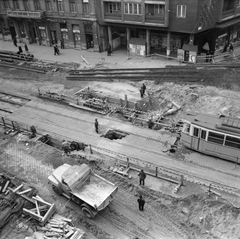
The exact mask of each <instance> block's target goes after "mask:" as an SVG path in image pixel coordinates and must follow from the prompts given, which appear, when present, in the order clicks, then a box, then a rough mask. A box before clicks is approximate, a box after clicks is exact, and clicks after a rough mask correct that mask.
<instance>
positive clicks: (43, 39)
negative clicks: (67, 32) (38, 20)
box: [38, 25, 48, 46]
mask: <svg viewBox="0 0 240 239" xmlns="http://www.w3.org/2000/svg"><path fill="white" fill-rule="evenodd" d="M38 29H39V33H40V38H41V39H40V45H43V46H47V44H48V43H47V33H46V27H45V26H41V25H40V26H38Z"/></svg>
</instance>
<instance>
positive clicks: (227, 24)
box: [215, 18, 240, 28]
mask: <svg viewBox="0 0 240 239" xmlns="http://www.w3.org/2000/svg"><path fill="white" fill-rule="evenodd" d="M237 23H239V24H240V18H234V19H231V20H228V21H224V22H221V23H218V24H217V25H216V26H215V27H216V28H226V27H230V26H232V25H235V24H237Z"/></svg>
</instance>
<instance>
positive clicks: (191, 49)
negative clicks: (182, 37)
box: [182, 44, 198, 52]
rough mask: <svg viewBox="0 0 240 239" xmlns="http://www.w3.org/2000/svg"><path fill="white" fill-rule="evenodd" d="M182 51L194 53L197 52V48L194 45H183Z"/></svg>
mask: <svg viewBox="0 0 240 239" xmlns="http://www.w3.org/2000/svg"><path fill="white" fill-rule="evenodd" d="M182 49H183V50H184V51H194V52H197V51H198V46H195V45H189V44H184V45H183V47H182Z"/></svg>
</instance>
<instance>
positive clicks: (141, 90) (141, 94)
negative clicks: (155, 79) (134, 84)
mask: <svg viewBox="0 0 240 239" xmlns="http://www.w3.org/2000/svg"><path fill="white" fill-rule="evenodd" d="M140 96H141V98H143V88H142V87H141V89H140Z"/></svg>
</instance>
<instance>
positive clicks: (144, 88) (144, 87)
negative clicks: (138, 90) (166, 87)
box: [142, 83, 147, 96]
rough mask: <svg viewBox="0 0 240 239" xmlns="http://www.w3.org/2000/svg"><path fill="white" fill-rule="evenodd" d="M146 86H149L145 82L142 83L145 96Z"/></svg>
mask: <svg viewBox="0 0 240 239" xmlns="http://www.w3.org/2000/svg"><path fill="white" fill-rule="evenodd" d="M146 88H147V87H146V86H145V84H144V83H143V84H142V89H143V96H144V95H145V91H146Z"/></svg>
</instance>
